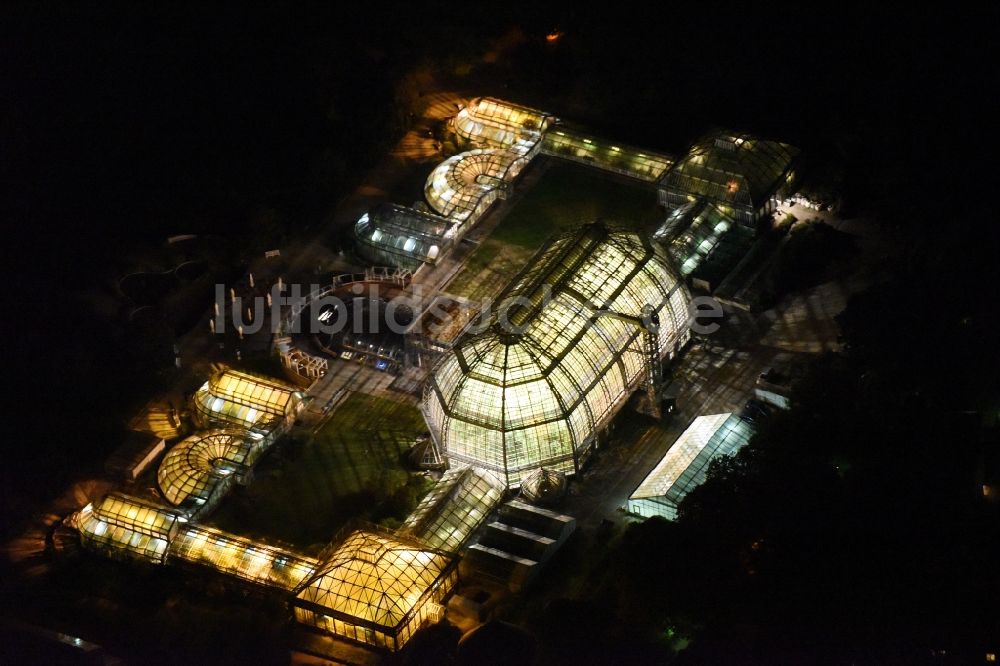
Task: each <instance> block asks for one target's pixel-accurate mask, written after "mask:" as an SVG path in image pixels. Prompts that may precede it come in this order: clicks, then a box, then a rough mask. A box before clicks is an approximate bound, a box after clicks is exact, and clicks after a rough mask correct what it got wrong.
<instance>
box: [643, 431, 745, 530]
mask: <svg viewBox="0 0 1000 666" xmlns="http://www.w3.org/2000/svg"><path fill="white" fill-rule="evenodd" d="M751 435H753V428H752V427H751V426H750V425H749V424H748V423H747V422H746V421H744V420H743V419H741V418H739V417H738V416H736V415H734V414H732V413H725V414H711V415H708V416H699V417H698V418H696V419H695V420H694V421H693V422H692V423H691V425H690V426H688V428H687V430H685V431H684V432H683V433H681V436H680V437H678V438H677V441H676V442H674V444H673V446H671V447H670V449H669V450H668V451H667V453H666V455H665V456H663V459H662V460H660V462H659V464H658V465H657V466H656V467H654V468H653V471H652V472H650V473H649V476H647V477H646V478H645V479H644V480H643V482H642V483H640V484H639V487H638V488H636V490H635V492H633V493H632V496H631V497H629V499H628V503H627V504H626V508H627V509H628V511H629V512H630V513H634V514H637V515H640V516H644V517H649V516H662V517H664V518H667V519H668V520H673V519H675V518H676V517H677V505H678V504H679V503H680V501H681V500H682V499H683V498H684V496H685V495H687V494H688V493H689V492H690V491H691V490H693V489H694V488H696V487H697V486H699V485H701V484H702V483H704V481H705V473H706V471H707V470H708V464H709V462H711V461H712V459H713V458H716V457H718V456H723V455H730V454H732V453H735V452H736V451H738V450H739V449H740V448H741V447H743V446H744V445H745V444H746V443H747V442H748V441H749V440H750V437H751Z"/></svg>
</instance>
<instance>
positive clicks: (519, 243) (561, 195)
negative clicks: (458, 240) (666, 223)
mask: <svg viewBox="0 0 1000 666" xmlns="http://www.w3.org/2000/svg"><path fill="white" fill-rule="evenodd" d="M661 217H662V215H661V213H660V211H659V209H658V207H657V204H656V192H655V191H654V190H652V189H651V188H649V187H648V186H643V185H640V184H638V183H636V184H634V185H633V184H630V183H627V182H623V181H621V180H619V179H616V178H612V177H610V176H608V175H605V174H603V173H601V172H599V171H596V170H594V169H589V168H587V167H583V166H578V165H575V164H567V163H563V162H553V163H552V164H551V166H549V168H548V170H547V171H546V172H545V174H544V175H543V176H542V178H541V180H540V181H539V182H538V183H537V184H536V185H535V186H534V187H532V188H531V189H530V190H529V191H528V192H526V193H525V194H524V196H523V198H522V199H521V200H520V201H518V202H517V204H516V205H515V206H514V208H513V209H511V210H510V211H509V212H508V213H507V215H506V217H504V219H503V220H501V222H500V224H499V225H498V226H497V228H496V229H495V230H494V231H493V233H492V234H490V236H489V237H488V238H486V240H484V241H483V243H482V244H481V245H480V246H479V247H478V248H477V249H476V251H475V252H473V254H472V255H471V256H470V258H469V260H468V262H467V263H466V265H465V267H464V268H463V269H462V271H461V272H460V273H459V274H458V275H456V276H455V278H454V279H453V280H452V281H451V282H450V283H449V284H448V286H447V287H446V289H445V290H446V291H448V292H450V293H452V294H456V295H458V296H464V297H466V298H470V299H474V300H475V299H481V298H486V297H489V296H492V295H494V294H495V293H496V292H497V290H498V289H499V288H500V287H501V286H503V285H504V284H505V283H506V282H507V281H508V280H509V279H510V278H511V277H513V275H514V274H515V273H517V271H518V270H520V269H521V267H522V266H524V264H525V262H527V260H528V259H529V258H530V257H531V255H532V254H533V253H534V252H535V251H536V250H537V249H538V248H539V247H541V245H542V244H543V243H544V242H545V240H546V239H547V238H548V237H549V236H551V235H552V234H554V233H558V232H560V231H563V230H565V229H568V228H570V227H573V226H576V225H578V224H580V223H583V222H591V221H593V220H595V219H598V218H602V219H604V220H607V221H609V222H613V223H616V224H619V225H620V226H623V227H627V228H632V229H645V230H649V229H652V228H653V227H654V225H655V224H656V223H657V222H658V221H660V218H661Z"/></svg>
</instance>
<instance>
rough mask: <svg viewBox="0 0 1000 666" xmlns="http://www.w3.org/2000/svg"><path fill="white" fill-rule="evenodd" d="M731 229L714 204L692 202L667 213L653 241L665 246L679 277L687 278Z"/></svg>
mask: <svg viewBox="0 0 1000 666" xmlns="http://www.w3.org/2000/svg"><path fill="white" fill-rule="evenodd" d="M734 226H736V225H735V223H734V222H733V220H732V218H731V217H729V216H728V215H726V214H725V213H724V212H723V211H722V209H721V208H720V207H719V206H718V205H716V204H714V203H712V202H710V201H708V200H707V199H696V200H694V201H691V202H688V203H687V204H685V205H683V206H680V207H679V208H675V209H674V210H672V211H670V214H669V215H668V216H667V219H666V221H665V222H664V223H663V225H662V226H661V227H660V228H659V229H658V230H657V231H656V233H655V234H653V238H655V239H656V240H658V241H661V242H664V243H667V244H668V245H667V252H669V253H670V256H671V257H672V258H673V260H674V262H675V264H676V265H677V267H678V270H679V271H680V272H681V275H690V274H691V273H693V272H694V271H695V269H697V268H698V266H699V265H700V264H701V263H702V262H703V261H704V260H705V259H706V258H708V256H709V255H710V254H711V253H712V251H713V250H714V249H715V248H716V246H718V244H719V241H720V240H721V239H722V237H723V236H724V235H725V234H726V232H728V231H729V230H730V229H732V228H733V227H734Z"/></svg>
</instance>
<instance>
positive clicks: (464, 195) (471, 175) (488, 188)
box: [424, 149, 527, 222]
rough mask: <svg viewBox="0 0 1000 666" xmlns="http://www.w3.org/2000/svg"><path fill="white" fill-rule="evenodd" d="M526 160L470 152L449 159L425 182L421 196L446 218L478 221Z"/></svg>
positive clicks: (507, 152)
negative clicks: (474, 219)
mask: <svg viewBox="0 0 1000 666" xmlns="http://www.w3.org/2000/svg"><path fill="white" fill-rule="evenodd" d="M526 163H527V160H526V159H525V158H524V156H523V155H521V154H519V153H517V152H515V151H511V150H492V149H491V150H478V149H477V150H470V151H467V152H464V153H459V154H458V155H455V156H453V157H449V158H448V159H446V160H445V161H444V162H441V164H439V165H437V166H436V167H435V168H434V171H432V172H431V175H430V176H428V178H427V184H426V186H425V187H424V194H425V195H426V196H427V203H429V204H430V205H431V206H432V207H433V208H434V210H436V211H437V212H438V213H440V214H441V215H444V216H445V217H447V218H450V219H453V220H457V221H459V222H462V221H465V220H466V219H468V218H469V217H473V218H478V216H479V215H481V214H482V213H483V212H484V211H485V210H486V209H487V208H489V205H490V204H491V203H493V202H494V201H496V199H497V198H498V197H499V196H500V195H501V194H502V193H503V190H504V188H505V187H506V184H507V183H508V182H509V181H511V180H513V179H514V178H515V177H516V176H517V174H518V173H520V171H521V168H522V167H523V166H524V164H526Z"/></svg>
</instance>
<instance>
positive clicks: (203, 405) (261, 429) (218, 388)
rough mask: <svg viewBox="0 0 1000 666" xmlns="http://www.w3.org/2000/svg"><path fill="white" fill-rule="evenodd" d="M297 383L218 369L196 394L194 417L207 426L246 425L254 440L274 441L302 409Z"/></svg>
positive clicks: (243, 426)
mask: <svg viewBox="0 0 1000 666" xmlns="http://www.w3.org/2000/svg"><path fill="white" fill-rule="evenodd" d="M302 399H303V395H302V393H301V392H300V391H299V390H298V389H296V388H295V387H294V386H291V385H289V384H285V383H284V382H279V381H277V380H274V379H265V378H263V377H258V376H256V375H251V374H249V373H246V372H239V371H237V370H232V369H226V370H222V371H219V372H215V373H213V374H212V376H211V377H210V378H209V380H208V381H207V382H205V384H204V385H203V386H202V387H201V388H200V389H198V391H197V392H196V393H195V395H194V407H195V419H196V420H197V421H198V424H199V425H200V426H202V427H205V428H211V427H221V428H227V427H228V428H231V427H237V428H246V429H247V430H249V431H250V435H249V436H250V437H251V439H257V440H266V441H267V442H270V441H273V440H274V438H275V437H277V435H278V434H280V433H281V432H284V430H285V429H286V428H288V427H289V426H290V425H291V422H292V421H294V419H295V416H296V415H297V414H298V412H299V411H300V410H301V409H302V407H303V406H304V405H303V402H302Z"/></svg>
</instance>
